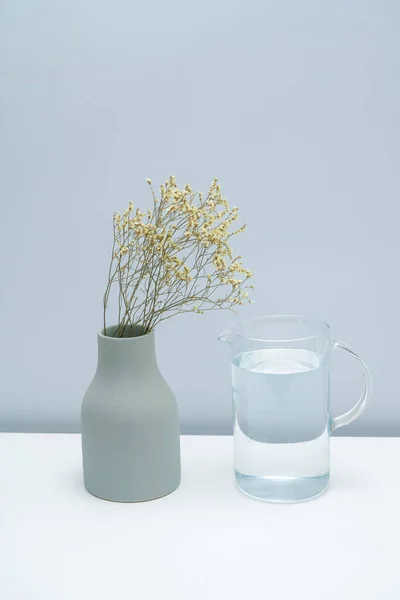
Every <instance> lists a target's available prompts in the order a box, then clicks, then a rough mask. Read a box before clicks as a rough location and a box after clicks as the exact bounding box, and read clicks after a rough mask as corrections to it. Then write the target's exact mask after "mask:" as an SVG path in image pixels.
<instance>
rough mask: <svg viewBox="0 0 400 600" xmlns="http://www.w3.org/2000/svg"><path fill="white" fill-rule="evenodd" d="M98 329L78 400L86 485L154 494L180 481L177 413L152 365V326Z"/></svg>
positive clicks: (107, 492)
mask: <svg viewBox="0 0 400 600" xmlns="http://www.w3.org/2000/svg"><path fill="white" fill-rule="evenodd" d="M115 331H116V327H115V326H114V327H110V328H108V329H107V330H106V334H107V335H103V333H101V332H100V333H98V335H97V340H98V365H97V370H96V373H95V376H94V378H93V381H92V383H91V384H90V386H89V388H88V390H87V392H86V394H85V397H84V399H83V403H82V413H81V425H82V456H83V475H84V484H85V487H86V489H87V491H88V492H90V493H91V494H93V495H94V496H98V497H99V498H104V499H105V500H113V501H115V502H141V501H144V500H153V499H155V498H160V497H161V496H165V495H167V494H169V493H171V492H173V491H174V490H175V489H176V488H177V487H178V485H179V483H180V471H181V469H180V440H179V416H178V408H177V404H176V400H175V398H174V395H173V394H172V392H171V390H170V388H169V387H168V385H167V384H166V382H165V380H164V379H163V377H162V375H161V373H160V371H159V369H158V365H157V360H156V353H155V343H154V332H151V333H148V334H146V335H138V334H140V333H141V331H140V328H139V327H136V328H135V331H130V332H128V334H130V335H132V333H134V334H136V335H135V336H134V337H122V338H120V337H112V335H113V333H115Z"/></svg>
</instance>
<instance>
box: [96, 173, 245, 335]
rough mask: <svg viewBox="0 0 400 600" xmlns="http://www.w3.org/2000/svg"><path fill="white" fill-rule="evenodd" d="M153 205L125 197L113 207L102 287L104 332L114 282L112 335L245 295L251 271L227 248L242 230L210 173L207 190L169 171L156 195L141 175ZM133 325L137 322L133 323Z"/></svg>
mask: <svg viewBox="0 0 400 600" xmlns="http://www.w3.org/2000/svg"><path fill="white" fill-rule="evenodd" d="M147 183H148V184H149V186H150V189H151V193H152V196H153V208H152V210H148V211H147V212H146V213H144V212H141V211H140V210H139V209H138V208H136V209H135V208H134V206H133V203H132V202H131V203H130V204H129V206H128V208H127V209H126V211H125V212H124V213H123V214H122V215H121V214H120V213H115V215H114V243H113V249H112V257H111V264H110V269H109V276H108V284H107V288H106V291H105V294H104V333H105V334H107V324H106V316H107V307H108V301H109V296H110V292H111V288H112V286H113V284H116V285H117V286H118V291H119V300H118V327H117V328H116V330H115V332H113V335H115V336H116V337H127V336H128V337H129V336H130V335H135V331H136V332H137V331H139V332H140V334H145V333H148V332H150V331H152V330H153V329H154V327H155V326H156V325H157V324H158V323H161V321H164V320H165V319H169V318H170V317H172V316H174V315H176V314H181V313H185V312H196V313H200V314H202V313H203V312H205V311H207V310H215V309H218V308H222V309H230V310H234V308H235V307H236V306H237V305H243V304H244V303H245V302H251V300H249V298H248V292H247V289H249V288H253V287H254V286H253V285H248V280H249V279H250V277H251V276H252V272H251V271H250V270H249V269H247V268H245V267H244V266H243V264H242V257H241V256H236V257H234V256H233V253H232V249H231V247H230V238H231V237H232V236H234V235H238V234H239V233H241V232H242V231H244V229H245V227H246V225H242V226H241V227H240V228H238V229H236V230H233V231H232V230H231V226H232V225H233V223H234V221H236V220H237V218H238V209H237V208H236V207H234V208H232V209H230V208H229V204H228V201H227V200H226V199H225V198H223V197H222V195H221V187H220V184H219V183H218V180H217V179H214V180H213V182H212V184H211V186H210V188H209V190H208V193H207V195H206V196H205V195H204V196H203V194H202V193H201V192H199V193H197V192H193V190H192V188H191V187H190V186H189V185H186V186H185V187H184V188H182V189H179V188H178V186H177V184H176V181H175V178H174V177H173V176H171V177H170V178H169V180H167V181H166V182H165V183H164V184H163V185H161V188H160V194H159V197H157V195H156V194H155V192H154V189H153V187H152V184H151V181H150V179H148V180H147ZM138 326H139V327H138Z"/></svg>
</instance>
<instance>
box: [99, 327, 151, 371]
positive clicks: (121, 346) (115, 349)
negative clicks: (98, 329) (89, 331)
mask: <svg viewBox="0 0 400 600" xmlns="http://www.w3.org/2000/svg"><path fill="white" fill-rule="evenodd" d="M97 344H98V369H100V370H103V371H104V370H108V371H110V370H111V371H132V372H143V371H147V370H149V369H151V368H154V367H155V366H157V362H156V352H155V343H154V332H151V333H148V334H147V335H142V336H138V337H132V338H116V337H107V336H104V335H103V334H101V333H99V334H98V336H97Z"/></svg>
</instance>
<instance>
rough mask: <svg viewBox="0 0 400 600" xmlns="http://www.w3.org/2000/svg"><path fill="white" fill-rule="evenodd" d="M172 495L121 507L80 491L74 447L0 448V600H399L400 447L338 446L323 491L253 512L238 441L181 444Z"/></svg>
mask: <svg viewBox="0 0 400 600" xmlns="http://www.w3.org/2000/svg"><path fill="white" fill-rule="evenodd" d="M182 466H183V477H182V483H181V486H180V488H179V489H178V490H177V491H176V492H175V493H173V494H171V495H170V496H167V497H165V498H162V499H160V500H155V501H152V502H145V503H140V504H116V503H112V502H105V501H103V500H99V499H97V498H94V497H93V496H91V495H89V494H88V493H87V492H86V491H85V489H84V488H83V484H82V473H81V454H80V437H79V436H78V435H62V434H61V435H56V434H50V435H49V434H1V435H0V598H1V599H2V600H125V599H126V600H148V599H151V600H158V599H160V600H161V599H164V598H166V599H170V598H171V599H176V600H181V599H182V600H214V599H221V600H236V599H237V600H239V599H240V600H244V599H247V600H248V599H250V600H251V598H255V599H257V600H258V599H262V600H264V599H265V600H281V599H282V600H296V599H298V598H300V599H304V600H314V599H318V600H331V599H333V598H335V599H336V598H337V599H340V600H358V599H360V600H371V599H374V600H392V599H393V600H399V599H400V569H399V563H400V552H399V546H400V483H399V482H400V439H393V438H386V439H383V438H369V439H367V438H336V439H333V440H332V476H331V483H330V487H329V489H328V491H327V492H326V493H325V494H324V495H323V496H321V497H319V498H317V499H316V500H313V501H310V502H305V503H302V504H291V505H276V504H267V503H263V502H259V501H255V500H251V499H249V498H247V497H246V496H244V495H243V494H242V493H241V492H239V491H238V490H236V488H235V487H234V483H233V479H232V438H230V437H219V436H193V437H192V436H184V437H183V438H182Z"/></svg>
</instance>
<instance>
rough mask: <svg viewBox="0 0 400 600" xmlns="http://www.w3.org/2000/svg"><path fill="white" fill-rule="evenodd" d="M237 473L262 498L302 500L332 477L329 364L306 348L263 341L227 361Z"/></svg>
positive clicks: (246, 489) (247, 489) (244, 487)
mask: <svg viewBox="0 0 400 600" xmlns="http://www.w3.org/2000/svg"><path fill="white" fill-rule="evenodd" d="M232 378H233V400H234V406H235V429H234V436H235V473H236V481H237V483H238V485H239V487H240V488H241V489H242V490H243V491H244V492H246V493H247V494H249V495H251V496H255V497H257V498H264V499H265V500H270V501H276V502H285V501H290V502H293V501H296V500H298V501H300V500H303V499H306V498H310V497H312V496H317V495H319V494H320V493H321V492H323V491H324V489H325V488H326V486H327V484H328V480H329V431H328V427H329V416H328V402H327V398H329V372H328V366H327V365H326V364H324V363H323V361H322V359H321V358H320V356H319V355H318V354H317V353H315V352H314V351H311V350H306V349H296V348H294V349H291V348H268V349H264V350H255V351H251V352H243V353H241V354H238V355H237V356H236V357H235V358H234V360H233V363H232Z"/></svg>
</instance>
